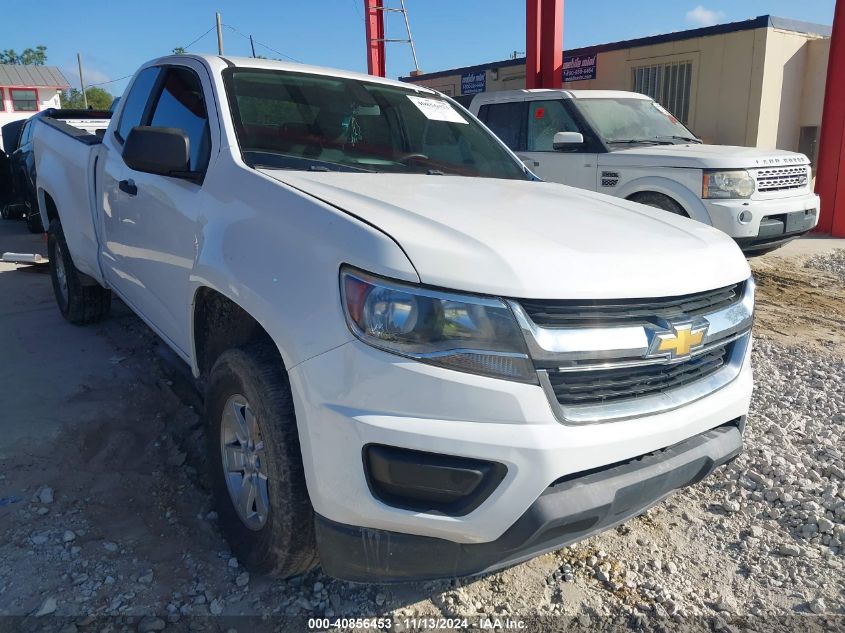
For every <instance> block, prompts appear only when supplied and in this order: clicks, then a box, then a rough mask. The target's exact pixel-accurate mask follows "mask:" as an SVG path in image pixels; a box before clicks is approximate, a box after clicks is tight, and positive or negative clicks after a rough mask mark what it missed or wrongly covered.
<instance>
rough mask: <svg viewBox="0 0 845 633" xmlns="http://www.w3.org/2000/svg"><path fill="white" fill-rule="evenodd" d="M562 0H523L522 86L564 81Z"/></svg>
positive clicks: (556, 84) (547, 85)
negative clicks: (523, 44)
mask: <svg viewBox="0 0 845 633" xmlns="http://www.w3.org/2000/svg"><path fill="white" fill-rule="evenodd" d="M562 74H563V0H526V4H525V87H526V88H560V86H561V84H562V82H563V76H562Z"/></svg>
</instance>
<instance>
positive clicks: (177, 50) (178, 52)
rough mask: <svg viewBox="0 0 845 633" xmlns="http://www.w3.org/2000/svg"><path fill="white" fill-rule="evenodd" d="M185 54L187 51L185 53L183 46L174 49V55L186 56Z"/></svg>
mask: <svg viewBox="0 0 845 633" xmlns="http://www.w3.org/2000/svg"><path fill="white" fill-rule="evenodd" d="M185 52H186V51H185V49H184V47H182V46H177V47H176V48H174V49H173V54H174V55H184V54H185Z"/></svg>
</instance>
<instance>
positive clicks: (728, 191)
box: [701, 170, 756, 198]
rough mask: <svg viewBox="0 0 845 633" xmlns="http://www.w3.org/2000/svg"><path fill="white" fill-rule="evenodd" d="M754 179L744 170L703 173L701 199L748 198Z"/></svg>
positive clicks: (752, 191)
mask: <svg viewBox="0 0 845 633" xmlns="http://www.w3.org/2000/svg"><path fill="white" fill-rule="evenodd" d="M755 188H756V187H755V185H754V179H753V178H752V177H751V176H750V175H749V174H748V172H747V171H745V170H736V171H705V172H704V183H703V186H702V188H701V197H702V198H750V197H751V196H752V194H753V193H754V190H755Z"/></svg>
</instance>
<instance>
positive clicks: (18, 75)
mask: <svg viewBox="0 0 845 633" xmlns="http://www.w3.org/2000/svg"><path fill="white" fill-rule="evenodd" d="M0 86H13V87H14V86H20V87H23V88H37V87H41V86H43V87H45V88H61V89H66V88H70V83H68V80H67V79H65V77H64V75H62V72H61V71H60V70H59V69H58V68H56V67H55V66H34V65H28V64H27V65H25V64H0Z"/></svg>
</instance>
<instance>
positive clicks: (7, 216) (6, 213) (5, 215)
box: [0, 204, 12, 220]
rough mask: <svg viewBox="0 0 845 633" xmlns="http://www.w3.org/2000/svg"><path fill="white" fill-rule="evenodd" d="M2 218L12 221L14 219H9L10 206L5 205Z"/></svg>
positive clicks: (1, 214)
mask: <svg viewBox="0 0 845 633" xmlns="http://www.w3.org/2000/svg"><path fill="white" fill-rule="evenodd" d="M0 217H2V218H3V219H4V220H11V219H12V218H10V217H9V205H8V204H4V205H3V208H2V209H0Z"/></svg>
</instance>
